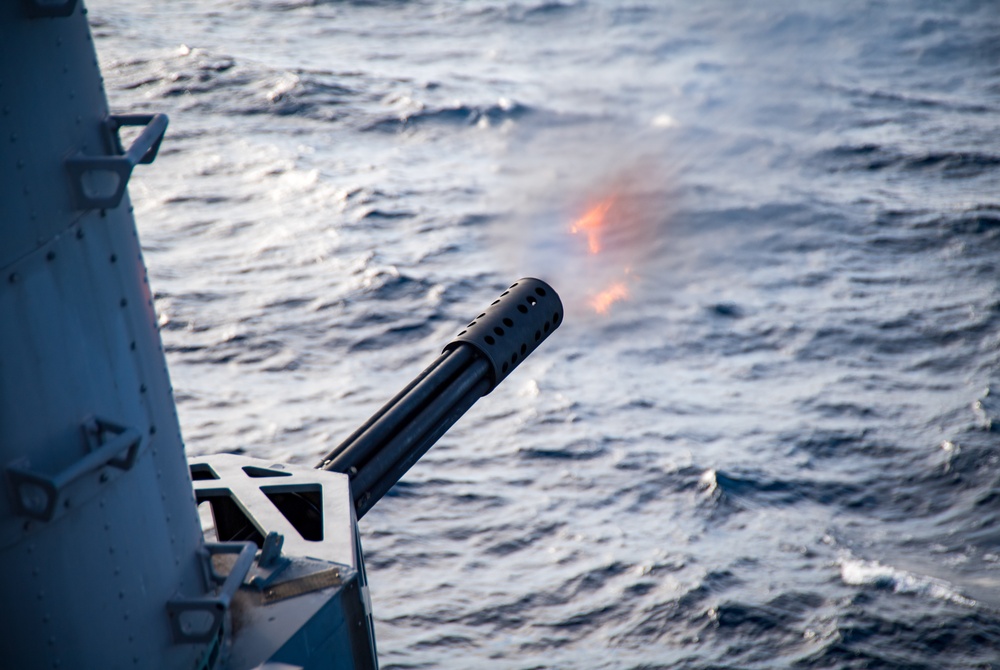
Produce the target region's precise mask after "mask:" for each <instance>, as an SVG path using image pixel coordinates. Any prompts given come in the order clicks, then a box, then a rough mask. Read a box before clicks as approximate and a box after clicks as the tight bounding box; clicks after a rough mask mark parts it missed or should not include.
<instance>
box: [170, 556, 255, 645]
mask: <svg viewBox="0 0 1000 670" xmlns="http://www.w3.org/2000/svg"><path fill="white" fill-rule="evenodd" d="M256 553H257V545H255V544H254V543H253V542H209V543H206V544H205V551H204V553H203V554H202V559H203V567H204V568H205V575H206V578H207V580H208V581H209V582H210V583H211V582H215V583H220V582H221V584H222V586H221V587H220V588H219V591H218V593H217V594H216V595H214V596H208V597H204V598H178V599H175V600H171V601H169V602H168V603H167V613H168V614H169V615H170V628H171V630H172V631H173V634H174V642H177V643H194V642H210V641H212V639H214V638H215V636H216V635H217V634H218V632H219V627H221V626H222V621H223V619H224V617H225V615H226V612H227V611H228V610H229V603H230V602H231V601H232V599H233V595H235V594H236V591H237V589H239V587H240V584H242V583H243V579H244V577H246V575H247V572H249V571H250V566H251V565H252V564H253V559H254V556H255V555H256ZM220 554H238V555H237V557H236V561H235V562H234V563H233V567H232V569H231V570H230V571H229V574H227V575H220V574H219V573H218V572H217V571H216V569H215V565H214V564H213V561H212V557H213V556H217V555H220Z"/></svg>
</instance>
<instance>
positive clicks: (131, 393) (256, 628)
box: [0, 0, 375, 669]
mask: <svg viewBox="0 0 1000 670" xmlns="http://www.w3.org/2000/svg"><path fill="white" fill-rule="evenodd" d="M121 125H141V126H144V129H143V130H142V131H141V133H140V134H139V136H138V138H137V139H136V140H135V141H134V142H133V143H132V144H131V146H128V147H123V146H121V144H120V142H119V141H118V137H117V130H118V127H120V126H121ZM165 129H166V118H165V117H163V116H160V115H154V116H149V117H115V116H112V115H110V114H109V110H108V105H107V100H106V98H105V93H104V90H103V85H102V80H101V75H100V71H99V68H98V63H97V58H96V55H95V52H94V47H93V43H92V39H91V35H90V31H89V28H88V25H87V21H86V15H85V10H84V8H83V6H82V4H80V3H78V2H76V1H75V0H23V1H21V2H16V1H14V0H9V1H7V2H3V3H0V147H2V149H0V565H2V566H3V572H2V575H0V603H2V608H0V612H2V614H0V617H2V620H0V630H2V631H3V632H2V634H0V664H2V665H3V667H10V668H59V667H63V668H72V667H89V668H132V667H137V668H185V669H188V668H206V667H234V668H236V667H254V666H259V665H261V664H267V666H266V667H302V668H311V667H327V668H329V667H374V666H375V656H374V653H375V652H374V642H373V638H372V632H371V619H370V606H369V605H368V601H367V589H366V587H365V581H364V570H363V565H362V563H361V553H360V546H359V544H358V541H357V528H356V520H355V519H354V516H353V506H352V505H351V501H350V494H349V486H348V483H347V479H346V477H344V476H342V475H336V474H332V473H324V472H315V471H309V473H310V474H309V475H308V477H307V476H306V475H305V474H303V473H300V472H299V473H295V475H294V476H293V477H292V478H291V480H289V481H288V482H286V483H285V484H284V485H286V486H287V485H293V488H294V487H295V486H299V487H305V488H299V489H295V490H291V489H287V488H286V489H285V490H284V493H285V497H284V498H282V497H281V496H280V495H279V496H277V497H275V496H271V497H268V496H267V495H259V493H260V490H258V493H257V494H254V493H253V491H252V488H248V487H247V486H246V483H245V482H242V481H237V479H235V478H234V477H235V475H234V474H233V472H229V474H230V475H233V476H232V477H229V482H228V484H227V483H226V482H224V481H217V482H214V483H213V484H212V485H211V486H212V487H214V493H211V495H213V496H215V497H216V498H219V497H221V498H225V499H227V500H230V501H232V504H235V505H237V506H238V507H239V509H240V510H241V513H242V514H244V515H245V516H246V518H247V519H248V520H250V521H249V523H250V524H251V525H252V526H253V527H254V528H255V531H254V532H255V533H257V536H259V537H263V536H268V534H269V533H270V532H271V531H273V530H275V529H277V530H280V531H281V532H282V533H284V534H285V535H286V537H287V538H288V540H287V547H286V553H292V555H291V556H286V555H282V554H280V552H279V551H278V548H279V545H280V544H281V543H280V540H279V538H278V536H277V535H273V536H271V538H270V540H269V541H268V542H266V543H264V542H262V544H265V551H264V552H261V554H260V556H257V557H255V554H257V546H255V545H254V544H253V543H250V542H241V541H237V540H240V539H241V538H222V539H223V540H233V541H224V542H221V543H206V542H205V540H204V537H203V531H202V528H201V523H200V520H199V518H198V513H197V506H196V502H195V494H194V491H193V489H192V484H191V478H190V474H189V470H188V466H187V463H186V461H185V457H184V451H183V443H182V441H181V436H180V430H179V425H178V421H177V417H176V413H175V409H174V403H173V398H172V393H171V388H170V381H169V378H168V375H167V370H166V364H165V360H164V356H163V350H162V345H161V342H160V338H159V333H158V331H157V327H156V319H155V314H154V311H153V301H152V295H151V291H150V289H149V285H148V281H147V277H146V271H145V266H144V264H143V259H142V254H141V251H140V246H139V240H138V236H137V232H136V228H135V223H134V221H133V218H132V214H131V206H130V204H129V198H128V194H127V191H126V188H125V187H126V184H127V181H128V177H129V175H130V174H131V171H132V169H133V168H135V167H136V166H137V165H138V164H140V163H148V162H150V161H151V160H152V159H153V158H154V157H155V153H156V149H157V148H158V146H159V143H160V140H161V139H162V138H163V133H164V131H165ZM248 462H249V461H241V462H240V463H241V464H239V465H236V464H235V462H234V461H231V460H230V461H227V460H226V459H225V458H223V459H222V460H221V461H218V462H217V463H216V465H215V466H212V465H209V466H208V467H217V468H218V469H219V471H220V472H221V473H222V474H226V472H227V471H228V470H234V472H235V471H241V472H245V471H243V470H241V469H242V467H243V465H246V464H247V463H248ZM264 465H268V464H264ZM253 467H263V466H261V465H260V464H256V465H254V466H253ZM227 469H228V470H227ZM257 474H258V475H259V474H260V473H259V472H257ZM265 479H266V478H261V477H258V478H257V479H256V481H258V482H265ZM292 480H294V481H292ZM230 485H231V486H230ZM278 486H279V487H280V486H282V484H278ZM296 491H298V492H296ZM279 493H280V492H279ZM204 495H206V496H208V495H209V493H205V494H204ZM317 495H318V496H319V498H320V499H322V500H323V503H322V504H321V505H319V506H318V508H315V509H314V508H313V507H310V504H311V502H310V501H312V500H314V499H316V496H317ZM244 499H246V500H244ZM274 500H278V501H280V502H282V504H283V505H284V506H285V508H284V509H280V510H279V511H278V513H276V512H275V504H274ZM289 510H291V511H289ZM296 510H304V511H303V515H304V517H310V515H316V514H318V515H319V516H320V517H321V520H320V522H319V523H320V525H321V526H322V528H323V535H324V537H323V539H322V540H320V541H316V542H310V541H308V540H305V539H304V538H302V537H299V536H298V535H296V528H298V527H305V526H303V524H304V523H305V521H303V519H302V518H296V516H295V511H296ZM307 557H313V558H307Z"/></svg>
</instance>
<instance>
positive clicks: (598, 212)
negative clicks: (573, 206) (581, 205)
mask: <svg viewBox="0 0 1000 670" xmlns="http://www.w3.org/2000/svg"><path fill="white" fill-rule="evenodd" d="M617 199H618V197H617V196H614V195H612V196H609V197H607V198H605V199H604V200H602V201H600V202H599V203H597V204H596V205H594V206H593V207H591V208H590V209H588V210H587V212H586V213H585V214H584V215H583V216H581V217H580V218H579V219H577V220H576V223H574V224H573V225H572V226H570V229H569V232H571V233H573V234H574V235H577V234H579V233H583V234H585V235H586V236H587V248H588V249H589V250H590V253H591V254H597V253H599V252H600V251H601V236H600V232H601V229H602V228H604V224H605V223H606V222H607V215H608V212H609V211H610V210H611V207H612V206H614V204H615V200H617Z"/></svg>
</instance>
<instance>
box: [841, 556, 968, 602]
mask: <svg viewBox="0 0 1000 670" xmlns="http://www.w3.org/2000/svg"><path fill="white" fill-rule="evenodd" d="M837 565H838V567H839V568H840V578H841V580H842V581H843V582H844V583H845V584H847V585H849V586H871V587H874V588H876V589H881V590H887V591H892V592H893V593H906V594H913V595H921V596H929V597H931V598H937V599H939V600H947V601H948V602H952V603H955V604H958V605H964V606H966V607H975V606H976V601H975V600H973V599H972V598H968V597H966V596H963V595H962V594H961V593H959V592H958V591H957V590H955V588H954V587H952V586H951V585H950V584H948V583H947V582H945V581H944V580H941V579H935V578H934V577H927V576H924V575H917V574H914V573H911V572H907V571H905V570H899V569H897V568H893V567H891V566H887V565H883V564H882V563H879V562H878V561H865V560H862V559H858V558H854V557H853V556H843V557H841V558H840V559H839V560H838V561H837Z"/></svg>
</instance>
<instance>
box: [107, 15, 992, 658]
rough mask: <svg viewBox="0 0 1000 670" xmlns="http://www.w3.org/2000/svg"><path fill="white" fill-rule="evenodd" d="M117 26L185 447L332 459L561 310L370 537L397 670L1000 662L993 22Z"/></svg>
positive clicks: (289, 19)
mask: <svg viewBox="0 0 1000 670" xmlns="http://www.w3.org/2000/svg"><path fill="white" fill-rule="evenodd" d="M90 17H91V21H92V26H93V30H94V33H95V37H96V43H97V47H98V50H99V53H100V57H101V60H102V66H103V67H104V71H105V77H106V83H107V87H108V94H109V97H110V98H111V101H112V106H113V107H114V108H115V109H117V110H128V111H139V110H154V111H164V112H167V113H168V114H169V115H170V117H171V126H170V130H169V132H168V135H167V139H166V141H165V143H164V146H163V148H162V150H161V153H160V157H159V158H158V159H157V161H156V163H155V164H154V165H152V166H149V167H147V168H145V169H143V170H142V172H141V174H140V173H139V172H137V173H136V175H135V177H134V178H133V181H132V198H133V201H134V204H135V207H136V215H137V219H138V221H139V224H140V230H141V232H142V237H143V243H144V248H145V250H146V260H147V263H148V265H149V268H150V272H151V281H152V283H153V286H154V289H155V291H156V296H157V302H156V304H157V309H158V311H159V314H160V323H161V325H162V332H163V339H164V343H165V346H166V348H167V355H168V358H169V361H170V365H171V373H172V378H173V381H174V385H175V387H176V395H177V399H178V402H179V412H180V417H181V421H182V424H183V429H184V435H185V438H186V442H187V445H188V450H189V452H190V453H192V454H205V453H214V452H224V451H240V452H242V453H246V454H249V455H253V456H258V457H262V458H270V459H276V460H287V461H293V462H297V463H304V464H313V463H314V462H316V461H317V460H318V458H319V457H320V456H321V455H322V454H323V453H325V452H326V451H327V450H328V449H330V448H332V447H333V446H335V445H336V444H337V443H338V442H339V440H340V439H342V438H344V437H346V436H347V435H348V434H349V433H350V432H351V430H352V429H353V428H354V427H355V426H357V425H358V424H360V423H361V422H362V421H363V420H364V419H365V418H366V417H367V416H368V415H369V414H371V413H372V412H374V411H375V410H376V409H377V408H378V407H379V406H380V405H381V404H382V402H383V401H385V400H386V399H388V398H389V397H390V396H391V395H392V394H393V393H394V392H395V391H396V390H397V389H398V388H400V387H401V386H402V385H403V384H404V383H405V382H407V381H408V380H409V379H410V378H411V377H412V376H414V375H415V374H416V373H417V372H419V371H420V370H421V369H422V368H423V367H424V366H425V365H426V364H427V363H428V362H429V361H430V360H431V359H432V358H433V357H434V355H435V354H436V353H437V351H439V350H440V348H441V346H442V345H443V344H444V343H446V342H447V341H449V340H450V338H451V337H452V336H453V335H454V334H455V332H456V331H457V330H458V329H459V328H460V327H461V326H462V325H463V324H464V323H466V322H467V321H468V320H469V318H470V317H472V316H474V315H475V314H476V313H478V311H480V309H481V307H483V306H485V305H486V304H487V303H488V302H489V301H491V300H493V299H494V297H495V296H496V295H497V294H498V293H499V292H500V291H502V290H503V289H504V288H505V287H506V286H507V285H508V284H509V283H510V282H512V281H514V280H515V279H517V278H518V277H521V276H526V275H534V276H539V277H542V278H544V279H546V280H547V281H549V282H550V283H552V284H553V285H554V286H555V287H556V288H557V289H558V290H559V291H560V293H561V294H562V295H563V298H564V301H565V303H566V320H565V324H564V325H563V327H562V328H561V329H560V330H559V331H558V332H557V333H556V334H555V335H554V336H553V337H552V338H551V340H550V341H549V342H547V343H546V344H544V345H543V346H542V347H541V349H540V350H539V351H538V352H537V353H536V354H535V355H534V356H532V358H531V359H529V360H528V361H526V362H525V363H524V364H523V365H522V367H521V369H519V370H518V371H517V372H516V373H515V374H514V375H513V376H511V378H510V379H509V380H507V381H506V382H505V383H504V384H503V385H502V386H501V387H500V388H498V389H497V390H496V391H494V392H493V393H492V394H491V395H490V396H489V397H487V398H486V399H484V400H482V401H480V403H479V404H478V405H477V406H476V407H475V408H474V410H473V411H472V412H471V413H470V414H469V415H467V416H466V417H465V418H464V419H463V420H462V421H460V422H459V424H457V425H456V427H455V428H454V429H453V430H452V431H451V432H450V433H449V434H448V435H447V436H446V437H445V438H444V439H443V440H442V441H441V443H440V444H438V446H436V447H435V448H434V449H433V450H432V451H431V452H430V453H429V454H428V455H427V456H426V457H425V458H424V460H423V461H422V462H421V463H420V464H419V465H418V466H417V467H416V468H415V469H414V470H413V471H411V473H410V474H409V475H408V476H407V477H406V478H405V479H404V480H403V481H402V482H401V483H400V484H399V485H398V486H397V487H396V488H395V490H394V491H393V492H392V493H391V494H390V496H389V497H387V498H386V499H385V500H383V501H382V502H381V503H380V504H379V505H378V506H377V507H376V508H375V509H374V510H373V511H372V512H371V513H370V514H369V515H368V516H366V517H365V519H364V520H363V522H362V527H363V533H364V537H363V541H364V544H365V547H366V551H367V561H368V568H369V578H370V580H371V588H372V595H373V601H374V608H375V614H376V621H377V623H376V626H377V635H378V645H379V650H380V656H381V662H382V665H383V667H385V668H432V667H453V668H473V667H499V668H655V667H672V668H690V669H694V668H701V669H704V668H996V667H1000V520H998V512H1000V3H998V2H990V1H983V2H975V1H958V2H948V3H944V2H917V1H914V2H904V1H902V0H898V1H897V0H885V1H881V2H877V1H872V2H857V1H850V0H848V1H846V2H839V3H823V4H820V3H813V2H792V1H785V0H781V1H775V2H767V3H737V2H716V3H688V2H651V1H646V2H641V1H633V2H599V1H597V0H593V1H590V2H583V1H580V2H542V1H539V0H524V1H521V2H513V1H510V0H479V1H475V0H473V1H469V2H463V1H460V0H425V1H417V2H402V1H399V2H391V1H388V0H386V1H382V2H374V1H373V2H360V1H358V2H305V1H302V2H297V1H295V0H244V1H237V2H231V1H228V0H227V1H225V2H223V1H222V0H184V1H182V2H170V3H154V2H146V1H134V2H129V3H112V2H107V1H105V0H101V1H95V2H92V3H90ZM595 206H597V207H598V208H601V207H603V208H604V209H605V210H606V221H607V222H606V224H605V226H604V227H603V228H601V229H600V230H599V231H596V232H594V235H595V237H594V240H593V241H594V243H595V244H596V246H597V247H599V251H598V253H591V249H590V246H591V240H590V239H588V235H587V234H585V233H586V232H587V231H583V230H582V229H581V228H580V227H579V226H578V228H577V230H578V232H577V234H573V233H572V227H573V224H574V222H579V221H580V218H581V217H582V216H583V215H584V214H585V213H586V212H587V211H588V210H589V209H590V208H592V207H595ZM612 289H614V290H613V293H612V294H611V295H614V296H617V297H618V298H619V299H618V300H617V301H614V302H609V303H607V304H606V305H604V307H605V308H606V309H605V313H598V311H597V309H595V305H594V302H593V301H594V300H595V299H596V296H598V295H599V294H600V293H601V292H602V291H608V290H612Z"/></svg>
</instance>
